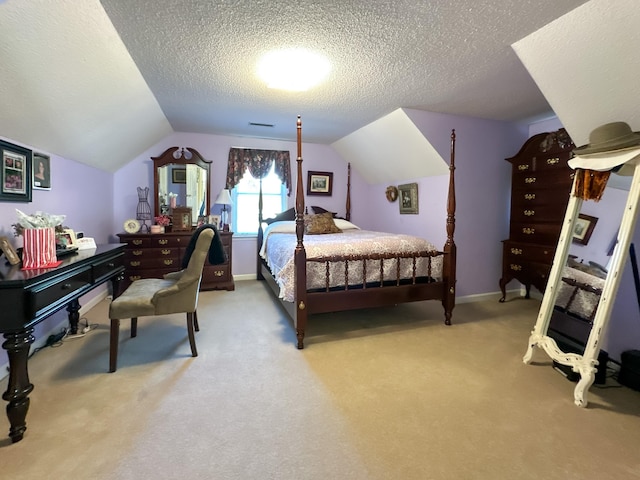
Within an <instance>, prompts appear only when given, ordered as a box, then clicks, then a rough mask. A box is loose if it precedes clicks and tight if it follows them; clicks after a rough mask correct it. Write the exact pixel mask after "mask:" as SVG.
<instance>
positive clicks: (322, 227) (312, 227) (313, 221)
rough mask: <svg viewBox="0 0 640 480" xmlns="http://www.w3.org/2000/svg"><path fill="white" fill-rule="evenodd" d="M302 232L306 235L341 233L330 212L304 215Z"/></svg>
mask: <svg viewBox="0 0 640 480" xmlns="http://www.w3.org/2000/svg"><path fill="white" fill-rule="evenodd" d="M304 233H305V234H306V235H322V234H324V233H342V230H340V229H339V228H338V227H337V226H336V224H335V222H334V221H333V216H332V215H331V212H327V213H321V214H319V215H305V216H304Z"/></svg>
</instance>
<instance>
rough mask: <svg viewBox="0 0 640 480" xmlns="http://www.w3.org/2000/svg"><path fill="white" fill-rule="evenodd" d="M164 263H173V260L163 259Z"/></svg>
mask: <svg viewBox="0 0 640 480" xmlns="http://www.w3.org/2000/svg"><path fill="white" fill-rule="evenodd" d="M164 264H165V265H173V260H165V261H164Z"/></svg>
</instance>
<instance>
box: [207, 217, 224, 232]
mask: <svg viewBox="0 0 640 480" xmlns="http://www.w3.org/2000/svg"><path fill="white" fill-rule="evenodd" d="M220 218H221V217H220V215H209V225H215V226H216V228H217V229H218V230H220V229H221V228H222V225H220Z"/></svg>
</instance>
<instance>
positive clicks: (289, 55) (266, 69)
mask: <svg viewBox="0 0 640 480" xmlns="http://www.w3.org/2000/svg"><path fill="white" fill-rule="evenodd" d="M330 71H331V64H330V63H329V60H327V59H326V58H325V57H323V56H322V55H320V54H317V53H315V52H312V51H310V50H306V49H304V48H289V49H286V50H276V51H273V52H269V53H267V54H265V55H264V56H263V57H262V58H261V59H260V61H259V62H258V76H259V77H260V78H261V79H262V80H264V81H265V82H266V83H267V86H268V87H269V88H276V89H279V90H289V91H292V92H304V91H306V90H309V89H310V88H312V87H315V86H316V85H318V84H320V83H321V82H322V81H323V80H324V79H325V78H326V77H327V75H328V74H329V72H330Z"/></svg>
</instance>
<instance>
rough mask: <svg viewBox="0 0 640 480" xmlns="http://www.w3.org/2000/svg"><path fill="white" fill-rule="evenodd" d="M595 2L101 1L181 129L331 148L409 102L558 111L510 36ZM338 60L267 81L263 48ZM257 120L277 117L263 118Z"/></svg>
mask: <svg viewBox="0 0 640 480" xmlns="http://www.w3.org/2000/svg"><path fill="white" fill-rule="evenodd" d="M582 3H584V1H576V0H570V1H568V0H562V1H559V0H547V1H541V0H536V1H522V0H514V1H506V0H468V1H457V2H444V1H442V0H429V1H425V0H422V1H420V0H389V1H371V0H364V1H349V0H346V1H345V0H324V1H318V0H316V1H308V0H301V1H293V0H288V1H282V0H251V1H247V0H244V1H241V0H224V1H220V0H219V1H210V0H190V1H175V0H136V1H135V2H132V1H130V0H102V4H103V6H104V8H105V10H106V12H107V14H108V15H109V17H110V18H111V21H112V22H113V24H114V26H115V28H116V30H117V31H118V33H119V34H120V36H121V38H122V40H123V42H124V44H125V45H126V46H127V49H128V50H129V53H130V54H131V56H132V57H133V60H134V61H135V62H136V65H137V66H138V68H139V69H140V71H141V72H142V75H143V77H144V78H145V80H146V81H147V83H148V85H149V87H150V88H151V90H152V91H153V93H154V94H155V96H156V99H157V100H158V102H159V103H160V106H161V107H162V109H163V111H164V112H165V114H166V116H167V118H168V119H169V122H170V123H171V125H172V127H173V128H174V129H175V130H176V131H184V132H198V133H224V134H234V135H248V136H258V137H261V136H264V137H275V138H284V139H291V138H294V134H295V129H294V128H292V125H294V122H293V121H292V119H295V117H296V115H298V114H300V115H302V117H303V120H304V124H305V129H304V132H305V140H306V141H311V142H317V143H332V142H334V141H336V140H338V139H340V138H342V137H343V136H345V135H347V134H349V133H351V132H353V131H355V130H357V129H359V128H360V127H363V126H364V125H367V124H368V123H370V122H372V121H374V120H377V119H378V118H380V117H382V116H384V115H386V114H388V113H391V112H392V111H394V110H396V109H397V108H399V107H403V108H415V109H423V110H430V111H435V112H445V113H453V114H460V115H469V116H474V117H482V118H491V119H497V120H519V119H523V118H527V117H530V116H534V115H538V114H541V113H543V112H547V111H549V110H550V107H549V105H548V104H547V102H546V101H545V99H544V97H543V96H542V94H541V93H540V91H539V90H538V88H537V87H536V85H535V83H534V82H533V80H532V79H531V77H530V76H529V74H528V73H527V71H526V69H525V68H524V67H523V66H522V64H521V62H520V61H519V60H518V58H517V56H516V55H515V53H514V52H513V50H512V49H511V47H510V45H511V44H512V43H513V42H515V41H517V40H520V39H521V38H523V37H525V36H527V35H528V34H530V33H531V32H533V31H535V30H536V29H538V28H540V27H542V26H544V25H545V24H547V23H549V22H550V21H552V20H554V19H555V18H557V17H559V16H560V15H562V14H564V13H566V12H568V11H570V10H571V9H573V8H575V7H576V6H578V5H580V4H582ZM299 46H302V47H306V48H309V49H313V50H316V51H318V52H320V53H322V54H324V55H326V56H327V57H328V58H329V59H330V61H331V63H332V64H333V70H332V72H331V74H330V76H329V78H328V81H327V82H326V83H325V84H324V85H322V86H320V87H318V88H316V89H313V90H311V91H309V92H306V93H305V92H303V93H287V92H280V91H276V90H270V89H268V88H267V87H266V86H265V85H263V83H262V82H261V81H259V80H258V79H257V77H256V73H255V66H256V64H257V62H258V59H259V58H260V56H261V55H262V54H263V53H265V52H267V51H269V50H271V49H275V48H281V47H299ZM250 122H257V123H267V124H274V125H275V127H274V128H265V127H252V126H250V125H249V123H250Z"/></svg>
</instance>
